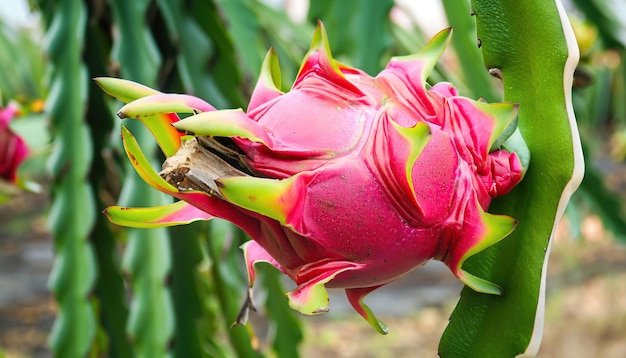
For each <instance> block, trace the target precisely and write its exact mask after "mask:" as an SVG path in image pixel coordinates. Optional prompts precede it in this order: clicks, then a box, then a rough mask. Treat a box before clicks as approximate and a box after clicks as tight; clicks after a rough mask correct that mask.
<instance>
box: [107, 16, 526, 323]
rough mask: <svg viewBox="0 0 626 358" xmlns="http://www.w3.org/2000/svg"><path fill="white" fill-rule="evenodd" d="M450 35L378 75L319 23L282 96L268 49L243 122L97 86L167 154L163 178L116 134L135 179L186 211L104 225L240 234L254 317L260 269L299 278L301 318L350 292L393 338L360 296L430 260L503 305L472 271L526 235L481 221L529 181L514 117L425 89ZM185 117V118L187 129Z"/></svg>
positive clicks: (449, 92) (292, 298) (112, 84)
mask: <svg viewBox="0 0 626 358" xmlns="http://www.w3.org/2000/svg"><path fill="white" fill-rule="evenodd" d="M450 36H451V30H450V29H447V30H444V31H442V32H440V33H439V34H437V35H436V36H435V37H434V38H433V39H432V40H431V41H430V42H429V43H428V44H426V45H425V47H424V48H423V49H421V50H420V51H419V52H417V53H415V54H413V55H411V56H406V57H396V58H393V59H392V60H391V61H390V63H389V64H388V65H387V67H386V68H385V69H384V70H383V71H382V72H381V73H380V74H378V76H376V77H371V76H369V75H368V74H366V73H365V72H363V71H361V70H358V69H355V68H351V67H348V66H346V65H343V64H341V63H339V62H337V61H336V60H334V59H333V58H332V56H331V53H330V49H329V45H328V42H327V37H326V33H325V30H324V27H323V25H322V24H320V25H319V26H318V28H317V30H316V32H315V34H314V38H313V43H312V46H311V49H310V50H309V52H308V54H307V55H306V57H305V59H304V61H303V63H302V66H301V68H300V70H299V73H298V75H297V78H296V80H295V83H294V84H293V87H292V88H291V90H290V91H289V92H286V93H283V92H281V90H280V89H279V84H280V83H281V80H280V71H279V68H278V60H277V57H276V55H275V53H274V52H273V51H272V50H270V51H269V53H268V55H267V56H266V59H265V61H264V64H263V69H262V72H261V75H260V78H259V81H258V83H257V85H256V87H255V89H254V92H253V94H252V98H251V100H250V104H249V107H248V110H247V112H246V111H243V110H241V109H234V110H230V109H229V110H216V109H215V108H213V107H212V106H211V105H210V104H208V103H206V102H204V101H202V100H201V99H198V98H196V97H193V96H189V95H181V94H163V93H158V92H156V91H154V90H151V89H149V88H147V87H143V86H141V85H138V84H136V83H132V82H128V81H124V80H116V79H105V78H101V79H96V81H97V82H98V83H99V84H100V86H101V87H103V88H104V90H105V91H107V92H109V93H110V94H112V95H114V96H116V97H118V98H120V99H122V100H123V101H126V102H128V103H127V104H126V105H125V106H124V107H123V108H122V109H121V110H120V112H119V113H118V115H119V116H120V117H121V118H129V117H130V118H137V119H140V120H141V121H143V122H144V124H145V125H146V126H148V128H150V129H151V131H152V133H153V134H154V136H155V138H156V140H157V142H158V143H159V145H160V146H161V148H162V149H163V152H164V153H165V155H166V156H167V159H166V161H165V163H164V164H163V167H162V171H161V172H160V173H157V172H156V171H154V170H153V169H152V168H151V167H150V164H149V161H148V159H147V158H146V157H145V156H144V155H143V153H142V152H141V150H140V148H139V146H138V143H137V141H136V139H135V138H134V137H133V136H132V134H131V133H130V132H129V131H128V130H127V129H126V128H125V127H122V137H123V140H124V146H125V149H126V151H127V154H128V156H129V158H130V160H131V161H132V162H133V164H134V166H135V168H136V169H137V171H138V173H139V174H140V175H141V176H142V177H143V178H144V179H145V180H146V181H147V182H148V183H150V184H151V185H152V186H154V187H155V188H157V189H159V190H161V191H162V192H165V193H167V194H170V195H172V196H174V197H176V198H178V199H180V200H179V201H177V202H175V203H174V204H172V205H167V206H161V207H156V208H136V209H128V208H121V207H110V208H108V209H107V210H106V211H105V212H106V214H107V215H108V217H109V219H110V220H111V221H112V222H114V223H117V224H120V225H128V226H134V227H157V226H168V225H177V224H184V223H188V222H192V221H195V220H209V219H211V218H214V217H218V218H222V219H226V220H229V221H231V222H233V223H234V224H236V225H238V226H239V227H241V228H242V229H243V230H244V231H245V232H246V233H247V234H249V236H250V237H251V238H252V239H253V240H252V241H249V242H247V243H246V244H245V245H243V250H244V254H245V258H246V264H247V269H248V275H249V282H250V288H249V290H248V295H249V296H248V297H249V300H247V304H246V306H244V312H245V310H246V307H248V306H250V305H251V293H252V285H253V283H254V281H255V271H254V265H255V264H256V263H259V262H266V263H269V264H271V265H273V266H275V267H276V268H277V269H279V270H280V271H282V272H283V273H284V274H286V275H287V276H289V278H291V279H292V280H293V281H294V282H295V284H296V286H297V287H296V288H295V289H293V290H292V291H291V292H289V293H287V296H288V298H289V305H290V306H291V307H292V308H294V309H296V310H298V311H300V312H301V313H304V314H316V313H322V312H326V311H328V309H329V308H328V306H329V299H328V293H327V291H326V288H327V287H334V288H343V289H345V292H346V295H347V297H348V300H349V302H350V303H351V305H352V306H353V307H354V309H355V310H356V311H357V312H358V313H359V314H361V315H362V316H363V317H364V318H365V319H366V320H367V321H368V322H369V323H370V324H371V325H372V326H373V327H374V328H376V329H377V330H378V331H379V332H381V333H383V334H384V333H387V327H386V326H385V325H384V324H383V323H382V322H380V321H379V320H378V319H377V318H376V317H375V316H374V315H373V313H372V311H371V310H370V308H369V307H368V306H367V305H366V304H365V303H364V302H363V299H364V297H365V296H366V295H367V294H369V293H370V292H372V291H373V290H375V289H377V288H379V287H381V286H383V285H385V284H387V283H390V282H392V281H394V280H395V279H397V278H398V277H400V276H402V275H404V274H406V273H407V272H409V271H411V270H413V269H414V268H416V267H418V266H421V265H423V264H425V263H426V262H427V261H428V260H431V259H436V260H440V261H442V262H444V263H445V264H446V265H447V266H448V267H449V268H450V270H451V271H452V273H453V274H454V275H455V276H456V277H458V278H459V279H460V280H461V281H462V282H464V283H465V284H466V285H468V286H469V287H471V288H472V289H474V290H476V291H478V292H483V293H488V294H501V293H502V290H501V288H500V287H499V286H498V285H496V284H494V283H491V282H488V281H486V280H483V279H481V278H479V277H476V276H474V275H472V274H470V273H468V272H466V271H464V270H463V268H462V266H463V262H464V261H465V260H466V259H467V258H468V257H470V256H472V255H474V254H476V253H477V252H480V251H481V250H483V249H485V248H487V247H488V246H490V245H493V244H494V243H496V242H498V241H499V240H501V239H503V238H504V237H506V236H507V235H508V234H509V233H510V232H511V231H512V230H513V229H514V227H515V225H516V221H515V219H513V218H511V217H508V216H503V215H495V214H491V213H488V212H487V209H488V206H489V204H490V201H491V200H492V198H494V197H496V196H500V195H504V194H506V193H507V192H508V191H509V190H511V188H512V187H513V186H515V185H516V184H517V183H518V182H519V181H520V180H521V179H522V176H523V172H524V167H525V165H522V162H523V161H522V160H520V155H518V154H516V153H515V152H513V151H509V150H507V149H505V148H504V147H503V146H502V142H503V139H504V138H505V137H507V136H508V134H507V133H510V132H511V128H514V127H515V119H516V116H517V106H516V105H513V104H508V103H498V104H487V103H485V102H483V101H474V100H471V99H468V98H464V97H461V96H459V95H458V94H457V91H456V89H455V88H454V87H453V86H451V85H450V84H448V83H438V84H436V85H434V86H432V87H431V86H428V85H427V84H426V79H427V76H428V74H429V73H430V71H432V69H433V67H434V66H435V64H436V63H437V61H438V59H439V57H440V56H441V54H442V52H443V50H444V49H445V47H446V46H447V44H448V42H449V38H450ZM181 113H187V114H190V115H188V116H187V117H186V118H184V119H182V120H180V119H179V117H178V115H177V114H181ZM242 316H243V315H242Z"/></svg>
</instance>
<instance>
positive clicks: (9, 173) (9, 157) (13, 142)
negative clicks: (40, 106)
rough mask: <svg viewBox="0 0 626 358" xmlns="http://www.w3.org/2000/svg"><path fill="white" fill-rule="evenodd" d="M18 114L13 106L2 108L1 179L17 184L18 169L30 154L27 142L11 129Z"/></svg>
mask: <svg viewBox="0 0 626 358" xmlns="http://www.w3.org/2000/svg"><path fill="white" fill-rule="evenodd" d="M16 113H17V107H16V106H15V105H13V104H9V105H8V106H7V107H5V108H0V178H2V179H5V180H7V181H10V182H12V183H16V182H17V168H18V167H19V165H20V164H21V163H22V162H23V161H24V160H25V159H26V157H27V156H28V153H29V149H28V146H27V145H26V142H24V140H23V139H22V138H21V137H20V136H19V135H17V134H16V133H14V132H13V131H12V130H11V128H10V127H9V123H10V122H11V120H12V119H13V117H14V116H15V115H16Z"/></svg>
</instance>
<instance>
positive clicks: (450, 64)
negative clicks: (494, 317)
mask: <svg viewBox="0 0 626 358" xmlns="http://www.w3.org/2000/svg"><path fill="white" fill-rule="evenodd" d="M416 3H417V2H412V1H408V0H407V1H391V0H362V1H338V0H336V1H331V0H318V1H311V2H310V3H309V2H307V1H301V0H300V1H295V0H292V1H288V0H283V1H280V0H276V1H258V0H214V1H209V0H188V1H182V0H181V1H176V0H156V1H148V0H136V1H125V0H89V1H87V0H86V1H55V0H48V1H46V0H31V1H29V2H27V1H11V2H9V1H3V2H1V3H0V48H2V51H0V69H2V70H1V71H0V95H1V96H0V105H2V106H3V107H4V106H6V105H7V104H8V103H9V102H14V103H18V104H19V106H20V109H21V115H20V117H19V118H16V119H15V120H14V121H13V122H12V124H11V125H12V128H13V129H14V130H15V131H16V132H18V133H20V134H21V135H22V136H23V137H24V138H25V139H26V140H27V142H28V144H29V146H30V147H31V149H32V155H31V158H29V159H28V160H27V161H26V162H25V163H24V164H23V165H22V166H21V168H20V175H21V176H22V177H24V178H27V179H29V180H32V181H35V182H37V183H39V184H40V185H41V187H42V190H41V192H40V193H38V194H37V193H29V192H25V191H21V190H18V189H16V188H14V187H13V186H11V185H10V184H8V183H1V184H0V201H1V202H2V203H1V204H0V357H2V355H3V354H4V355H5V356H7V357H30V356H33V357H46V356H50V355H51V354H54V355H56V356H60V357H73V356H84V355H87V354H88V355H90V356H111V357H134V356H144V357H160V356H165V355H170V356H176V357H221V356H224V357H231V356H240V357H247V356H261V355H267V356H277V357H294V356H297V355H298V354H300V355H302V356H305V357H312V356H318V355H321V354H333V355H335V356H338V357H387V356H389V357H391V356H393V357H410V356H433V355H434V354H435V352H436V347H437V343H438V340H439V337H440V336H441V332H443V329H444V328H445V325H446V323H447V318H448V316H449V314H450V312H451V310H452V308H453V307H454V304H455V301H456V299H457V298H458V291H459V289H460V286H459V284H458V283H457V282H456V281H455V280H454V279H453V278H452V277H451V274H449V272H447V271H445V270H444V269H442V267H441V266H438V265H430V264H429V265H428V266H427V268H426V269H424V270H423V271H422V270H417V271H416V272H415V273H413V274H411V275H409V276H408V277H407V278H405V279H403V280H401V281H400V282H399V283H397V284H395V285H390V286H389V288H386V289H385V290H381V291H387V292H380V293H379V292H376V293H374V294H372V303H370V306H372V308H373V309H374V310H375V311H379V310H382V311H383V312H385V313H384V315H383V316H381V318H382V319H383V320H384V321H385V322H386V323H387V324H388V325H389V326H390V327H391V333H390V335H389V336H386V337H385V336H378V335H377V333H376V332H374V331H373V330H371V328H370V327H369V326H368V325H367V324H365V323H364V322H362V321H361V318H360V317H357V316H356V315H353V314H349V315H348V316H347V317H346V315H347V313H346V312H348V311H347V310H344V309H343V308H342V307H343V306H342V303H341V300H344V299H343V297H342V296H340V295H332V297H331V300H332V302H331V312H330V313H329V314H327V315H323V316H319V317H314V318H305V319H300V318H299V316H298V315H297V314H296V313H295V312H293V311H291V310H290V309H289V308H288V307H286V304H285V302H286V300H285V299H284V296H283V292H285V288H284V287H283V285H284V282H282V281H281V280H280V278H279V277H278V275H277V274H276V272H274V271H271V270H266V271H265V272H263V275H262V278H261V279H262V281H263V282H262V283H261V284H260V285H258V286H259V287H262V288H263V290H261V291H262V292H260V293H259V294H258V295H257V297H258V298H257V305H258V306H259V307H258V308H259V312H258V313H256V314H255V315H254V316H253V317H252V318H251V321H252V325H251V326H250V327H248V328H244V327H236V328H232V329H231V328H230V327H229V326H230V324H231V323H232V321H234V317H235V314H236V312H237V310H238V308H239V305H240V304H241V303H242V302H243V297H244V294H245V287H246V278H245V273H244V271H243V264H242V262H241V254H240V250H239V249H238V246H239V244H240V243H241V242H243V240H245V239H246V238H245V237H244V236H243V234H242V233H241V232H239V231H238V230H236V229H234V228H232V227H231V226H230V225H227V224H225V223H223V222H216V223H215V224H211V225H210V226H209V225H207V224H195V225H190V226H188V227H183V228H175V229H171V230H164V229H160V230H154V231H152V230H122V229H121V228H118V227H113V226H111V225H110V224H108V222H107V221H106V219H105V217H104V216H103V215H101V214H100V212H101V210H102V209H104V208H105V207H106V206H108V205H112V204H115V203H119V202H122V203H124V205H150V204H153V203H158V202H162V201H164V200H166V198H164V197H162V196H161V195H160V194H158V193H155V191H154V190H152V189H150V188H149V187H147V186H145V185H144V184H143V183H142V181H141V180H140V179H138V177H137V176H136V175H135V173H134V172H133V171H132V168H130V167H129V166H128V165H127V163H126V158H125V155H124V153H123V150H121V147H120V143H119V142H120V141H119V134H118V133H119V132H118V131H119V119H117V118H116V117H115V112H116V109H117V108H119V105H120V104H119V103H116V102H114V101H112V100H110V99H109V98H108V97H107V96H106V95H105V94H104V93H103V92H102V91H100V90H99V89H98V88H97V87H96V86H95V85H94V84H93V82H92V81H91V80H90V79H91V78H93V77H97V76H114V77H123V78H126V79H131V80H135V81H138V82H141V83H144V84H146V85H149V86H152V87H155V88H158V89H160V90H162V91H166V92H181V93H182V92H184V93H190V94H194V95H196V96H198V97H201V98H203V99H205V100H207V101H208V102H210V103H212V104H213V105H215V106H216V107H217V108H237V107H244V108H245V105H246V103H247V100H248V98H249V96H250V93H251V90H252V88H253V86H254V84H255V82H256V78H257V76H258V72H259V69H260V66H261V61H262V59H263V57H264V55H265V53H266V51H267V50H268V49H269V48H270V47H273V48H274V49H275V50H276V52H277V53H278V55H279V58H280V61H281V69H282V74H283V76H282V81H283V89H284V90H287V89H288V88H289V87H290V85H291V82H292V81H293V79H294V77H295V74H296V73H297V70H298V68H299V65H300V61H301V59H302V57H303V55H304V54H305V52H306V51H307V49H308V45H309V43H310V40H311V36H312V34H313V29H314V27H315V23H316V19H318V18H319V19H322V20H323V21H324V24H325V26H326V28H327V30H328V33H329V36H330V43H331V48H332V51H333V55H334V56H335V57H336V58H337V59H338V60H340V61H341V62H345V63H347V64H349V65H352V66H354V67H359V68H362V69H364V70H365V71H367V72H368V73H370V74H371V75H375V74H376V73H378V71H380V70H381V69H382V68H383V67H384V66H385V64H386V63H387V61H388V60H389V58H390V57H391V56H395V55H405V54H410V53H412V52H414V51H415V50H417V49H419V48H420V47H421V46H422V45H423V43H424V42H425V41H426V40H427V39H428V38H429V37H430V36H431V35H432V34H434V33H436V32H437V31H439V30H440V29H441V28H443V27H446V26H448V25H449V24H452V25H453V27H454V31H455V32H454V38H453V43H452V46H451V48H449V49H448V50H447V52H446V54H445V56H444V59H443V61H441V62H440V64H439V65H438V67H437V68H436V70H435V71H434V72H433V74H432V75H431V77H430V78H429V82H431V83H435V82H439V81H450V82H453V83H454V84H455V86H457V87H458V88H459V90H460V92H461V94H462V95H466V96H469V97H473V98H479V97H484V98H485V99H487V100H488V101H498V100H499V98H501V89H500V88H499V83H498V81H497V80H496V79H494V78H491V77H490V76H489V75H488V74H487V73H486V71H484V69H483V66H482V63H481V61H480V53H479V51H478V47H477V46H476V39H475V33H474V31H475V30H474V28H473V24H472V20H471V18H470V17H468V16H467V14H468V12H469V4H468V2H465V1H460V2H459V1H450V0H441V1H440V0H432V1H420V2H419V6H418V5H416ZM566 8H567V10H568V12H569V13H570V20H571V22H572V24H573V26H574V30H575V33H576V36H577V38H578V43H579V47H580V50H581V61H580V65H579V68H578V69H577V72H576V76H575V84H574V85H575V88H574V105H575V111H576V116H577V119H578V123H579V128H580V133H581V137H582V141H583V147H584V149H585V153H586V172H585V179H584V181H583V184H582V186H581V188H580V190H579V191H578V192H577V193H576V194H575V196H574V198H573V199H572V202H571V203H570V205H569V207H568V209H567V211H566V217H565V218H564V220H563V221H562V223H561V225H560V226H559V227H558V230H557V232H556V243H555V245H554V248H553V256H552V259H551V262H550V265H549V270H550V271H549V276H548V277H549V278H548V303H547V311H546V317H547V323H546V330H545V339H544V344H543V346H542V348H541V350H540V356H545V357H554V356H568V357H588V356H592V355H596V356H602V357H622V356H623V353H624V352H626V342H624V340H623V337H624V336H626V301H624V300H623V299H621V298H622V297H624V296H625V295H626V255H625V250H624V247H623V244H624V242H626V219H625V218H626V215H625V212H624V210H625V209H624V206H625V205H624V204H623V203H624V202H626V92H625V91H626V82H625V81H626V65H625V63H624V62H625V61H624V60H625V57H624V55H625V54H626V52H625V45H626V19H624V18H621V17H620V16H624V14H626V3H625V2H624V1H621V2H620V1H616V2H605V1H603V0H595V1H590V0H576V1H570V2H566ZM468 19H469V21H468ZM459 54H462V55H461V56H459ZM460 57H462V60H460V59H459V58H460ZM129 125H132V124H130V123H129ZM135 131H136V132H139V133H140V134H139V135H138V137H139V139H140V140H142V139H146V138H144V137H147V134H146V133H145V131H144V134H143V137H142V134H141V128H140V127H136V128H133V132H135ZM144 142H145V143H142V144H143V145H144V146H145V148H144V149H145V150H147V151H148V152H155V153H156V151H155V150H154V148H152V147H150V144H149V141H145V140H144ZM154 159H155V161H159V157H158V156H157V155H156V154H155V157H154ZM399 297H404V299H403V300H400V299H399ZM392 299H393V300H394V303H393V304H390V300H392ZM344 305H345V302H344ZM388 306H394V307H391V308H389V307H388ZM392 308H393V309H392ZM250 337H253V339H250ZM259 352H261V353H259Z"/></svg>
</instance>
